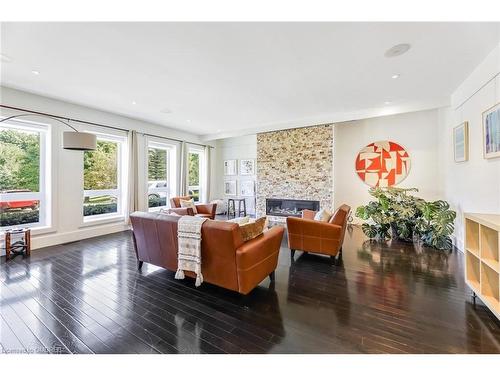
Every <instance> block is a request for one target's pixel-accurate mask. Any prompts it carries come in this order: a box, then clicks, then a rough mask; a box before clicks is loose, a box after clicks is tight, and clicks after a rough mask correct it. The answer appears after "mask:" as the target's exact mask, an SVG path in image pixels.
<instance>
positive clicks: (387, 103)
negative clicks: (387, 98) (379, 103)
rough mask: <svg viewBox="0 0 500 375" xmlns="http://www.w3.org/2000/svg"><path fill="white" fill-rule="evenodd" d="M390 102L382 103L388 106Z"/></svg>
mask: <svg viewBox="0 0 500 375" xmlns="http://www.w3.org/2000/svg"><path fill="white" fill-rule="evenodd" d="M391 103H392V102H384V104H385V105H389V104H391Z"/></svg>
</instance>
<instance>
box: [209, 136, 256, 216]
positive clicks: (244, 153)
mask: <svg viewBox="0 0 500 375" xmlns="http://www.w3.org/2000/svg"><path fill="white" fill-rule="evenodd" d="M216 147H217V156H216V160H217V164H216V176H217V177H216V179H217V185H216V194H217V197H220V198H223V199H227V198H229V197H228V196H226V195H224V181H225V180H237V181H238V182H237V188H238V190H239V181H240V180H243V179H244V180H249V179H253V180H255V176H240V175H239V160H240V159H256V158H257V136H256V135H246V136H242V137H234V138H226V139H220V140H218V141H217V146H216ZM230 159H237V160H238V176H231V177H229V176H224V160H230ZM246 205H247V213H251V214H255V199H254V198H249V197H247V198H246Z"/></svg>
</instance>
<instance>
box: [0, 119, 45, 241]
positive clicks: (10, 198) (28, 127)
mask: <svg viewBox="0 0 500 375" xmlns="http://www.w3.org/2000/svg"><path fill="white" fill-rule="evenodd" d="M0 118H2V119H3V118H5V116H0ZM1 129H9V130H18V131H25V132H31V133H38V134H39V148H40V156H39V158H40V159H39V166H38V169H39V171H38V178H39V180H38V192H20V193H0V201H1V202H14V201H22V200H37V201H38V202H39V206H38V215H39V216H38V222H36V223H26V224H21V225H9V226H4V227H0V232H4V231H6V230H8V229H13V228H18V227H20V226H22V227H26V228H30V229H34V230H36V231H37V232H38V231H45V230H50V229H51V228H52V225H53V217H52V210H53V207H52V200H51V198H52V156H51V155H52V154H51V152H52V148H51V144H52V126H51V125H50V124H46V123H41V122H35V121H28V120H19V119H12V120H8V121H6V122H2V123H0V130H1Z"/></svg>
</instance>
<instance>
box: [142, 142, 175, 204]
mask: <svg viewBox="0 0 500 375" xmlns="http://www.w3.org/2000/svg"><path fill="white" fill-rule="evenodd" d="M147 150H148V160H147V163H148V166H147V174H148V180H147V181H148V186H147V193H148V208H149V209H150V210H155V209H158V208H161V207H166V206H168V205H169V200H170V198H171V197H173V196H175V193H176V186H175V181H176V178H175V155H176V147H175V146H174V145H170V144H167V143H160V142H154V141H149V142H148V148H147Z"/></svg>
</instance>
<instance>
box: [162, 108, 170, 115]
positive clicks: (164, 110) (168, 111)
mask: <svg viewBox="0 0 500 375" xmlns="http://www.w3.org/2000/svg"><path fill="white" fill-rule="evenodd" d="M160 112H161V113H167V114H168V113H172V111H171V110H170V109H168V108H165V109H162V110H161V111H160Z"/></svg>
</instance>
